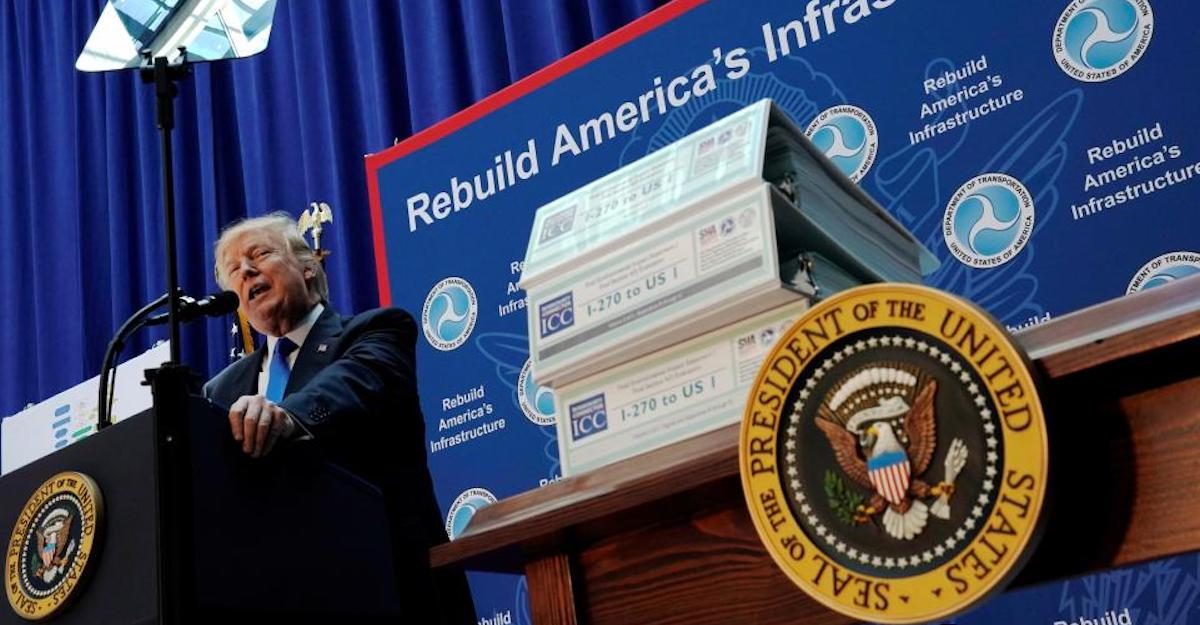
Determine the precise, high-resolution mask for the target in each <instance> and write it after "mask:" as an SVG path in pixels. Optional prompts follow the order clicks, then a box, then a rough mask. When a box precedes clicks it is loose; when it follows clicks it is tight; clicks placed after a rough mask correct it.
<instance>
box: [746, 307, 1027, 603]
mask: <svg viewBox="0 0 1200 625" xmlns="http://www.w3.org/2000/svg"><path fill="white" fill-rule="evenodd" d="M750 397H751V400H750V401H749V403H748V405H747V407H746V414H745V418H744V419H743V422H742V429H741V438H740V442H739V447H740V449H739V461H740V468H741V476H742V485H743V489H744V492H745V495H746V502H747V505H748V506H749V508H750V515H751V517H752V518H753V521H754V525H755V528H756V529H757V531H758V535H759V537H760V538H761V539H762V541H763V544H764V545H765V546H766V548H767V550H768V551H769V552H770V554H771V556H772V558H773V559H774V560H775V563H776V564H777V565H779V566H780V568H782V569H783V571H784V572H785V573H786V574H787V575H788V577H789V578H790V579H791V580H792V582H794V583H795V584H796V585H797V586H799V587H800V588H801V589H803V590H804V591H805V592H807V593H808V594H809V595H811V596H813V597H814V598H815V599H816V600H817V601H819V602H821V603H823V604H824V605H826V606H828V607H830V608H832V609H834V610H837V611H839V612H841V613H843V614H846V615H848V616H850V617H852V618H854V619H856V620H863V621H869V622H873V623H917V622H925V621H940V620H942V619H944V618H946V617H948V616H950V615H952V614H956V613H959V612H962V611H964V610H966V609H968V608H970V607H971V606H975V605H978V603H979V602H980V601H982V600H983V599H984V598H985V597H986V596H987V595H988V594H989V593H991V592H992V591H995V590H998V589H1000V588H1002V587H1003V585H1004V584H1005V583H1006V582H1007V581H1008V580H1009V579H1010V578H1011V577H1012V576H1014V575H1015V574H1016V572H1017V571H1018V570H1019V568H1020V566H1021V565H1022V564H1023V561H1024V560H1025V557H1026V556H1027V555H1028V554H1029V553H1031V552H1032V548H1033V542H1034V537H1035V535H1036V533H1037V529H1038V525H1039V523H1040V521H1041V517H1042V514H1041V509H1042V504H1043V502H1044V499H1045V493H1046V478H1047V473H1046V472H1047V449H1048V448H1047V438H1046V426H1045V421H1044V418H1043V413H1042V408H1041V404H1040V402H1039V400H1038V395H1037V389H1036V388H1035V384H1034V379H1033V376H1032V374H1031V372H1030V368H1029V366H1028V364H1027V361H1026V359H1025V357H1024V355H1023V354H1022V353H1021V352H1020V351H1019V350H1018V348H1017V347H1016V344H1015V343H1014V342H1013V341H1012V339H1011V337H1010V336H1009V335H1008V334H1006V333H1005V332H1004V330H1003V329H1001V326H999V325H998V324H997V323H996V322H995V321H994V320H993V319H992V318H991V317H989V316H988V315H987V314H986V313H983V312H981V311H980V310H979V309H977V308H975V307H974V306H973V305H971V304H969V303H967V302H965V301H963V300H960V299H958V298H957V297H954V296H951V295H949V294H946V293H943V292H940V291H936V290H934V289H931V288H928V287H923V286H917V285H907V284H878V285H870V286H865V287H859V288H855V289H851V290H849V291H844V292H841V293H838V294H836V295H834V296H832V297H830V298H829V299H827V300H825V301H824V302H822V303H820V304H818V305H817V306H815V307H813V308H812V309H810V310H809V311H808V312H807V313H806V314H805V315H804V316H803V317H802V318H801V319H800V320H799V321H797V322H796V323H795V324H794V325H792V326H791V328H790V329H788V330H787V332H785V333H784V334H783V335H782V336H780V337H779V340H778V342H777V343H776V346H775V348H774V349H773V350H772V351H771V353H770V354H769V355H768V356H767V358H766V360H764V361H763V364H762V366H761V368H760V370H759V373H758V377H757V378H756V380H755V382H754V386H753V388H752V389H751V393H750Z"/></svg>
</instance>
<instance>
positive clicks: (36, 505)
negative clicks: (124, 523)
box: [4, 471, 104, 621]
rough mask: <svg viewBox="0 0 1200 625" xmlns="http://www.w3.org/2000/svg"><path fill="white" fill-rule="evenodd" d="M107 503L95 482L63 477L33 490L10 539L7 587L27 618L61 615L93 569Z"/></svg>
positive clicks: (11, 599) (15, 605) (73, 475)
mask: <svg viewBox="0 0 1200 625" xmlns="http://www.w3.org/2000/svg"><path fill="white" fill-rule="evenodd" d="M103 515H104V502H103V499H102V498H101V495H100V489H99V487H97V486H96V482H94V481H92V478H90V477H88V476H86V475H84V474H82V473H76V472H74V471H67V472H63V473H59V474H58V475H55V476H54V477H52V478H50V479H49V480H46V482H45V483H43V484H42V485H41V486H39V487H38V488H37V490H36V491H34V493H33V496H32V497H30V498H29V501H28V502H27V503H26V504H25V507H24V508H22V509H21V514H20V515H19V516H18V517H17V524H16V526H15V527H13V531H12V535H11V537H10V538H9V541H8V552H7V553H8V557H7V559H6V560H5V566H4V570H5V576H4V588H5V590H6V591H7V593H8V603H9V605H10V606H12V609H13V611H15V612H16V613H17V615H19V616H20V617H22V618H24V619H27V620H32V621H36V620H42V619H45V618H49V617H51V616H53V615H55V614H57V613H59V612H60V611H61V610H62V609H63V608H64V607H66V606H67V605H68V604H69V603H70V602H71V600H73V599H74V598H75V596H76V595H77V594H78V592H77V591H78V590H79V587H80V584H81V583H82V581H83V580H84V579H86V575H87V574H88V573H89V572H90V571H91V569H92V568H94V567H92V566H91V565H92V563H93V562H94V561H95V560H96V558H95V557H93V554H94V553H95V550H96V547H97V544H96V540H97V536H98V535H99V533H100V528H101V527H102V523H103Z"/></svg>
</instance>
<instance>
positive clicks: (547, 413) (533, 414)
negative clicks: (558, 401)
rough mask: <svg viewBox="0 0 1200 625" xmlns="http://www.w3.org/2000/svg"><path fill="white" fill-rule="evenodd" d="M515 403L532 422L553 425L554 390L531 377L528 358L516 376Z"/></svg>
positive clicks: (530, 364) (531, 364) (531, 370)
mask: <svg viewBox="0 0 1200 625" xmlns="http://www.w3.org/2000/svg"><path fill="white" fill-rule="evenodd" d="M517 403H518V404H520V406H521V412H523V413H525V418H526V419H529V420H530V421H532V422H533V423H534V424H536V425H554V391H553V389H551V388H550V387H549V386H542V385H541V384H538V383H537V380H534V379H533V362H532V361H531V360H528V359H526V360H525V366H523V367H521V374H520V375H519V376H517Z"/></svg>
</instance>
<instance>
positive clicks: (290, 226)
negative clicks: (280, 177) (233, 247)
mask: <svg viewBox="0 0 1200 625" xmlns="http://www.w3.org/2000/svg"><path fill="white" fill-rule="evenodd" d="M256 230H265V231H268V232H271V233H273V234H275V235H278V236H279V238H280V239H282V240H283V242H284V244H285V245H284V247H285V249H286V250H287V252H288V253H289V254H291V256H292V258H294V259H296V261H298V262H299V263H300V264H301V265H302V266H304V267H306V268H309V269H312V271H313V277H312V278H311V279H310V280H309V281H308V289H309V291H311V292H314V293H316V294H317V297H319V298H320V299H321V301H323V302H326V301H328V300H329V279H328V278H326V277H325V268H324V267H322V266H321V261H320V260H319V259H318V258H317V254H316V252H314V251H313V249H312V248H311V247H309V246H308V241H305V240H304V235H302V234H300V227H299V226H297V225H296V220H295V219H292V216H291V215H288V214H287V213H285V212H283V211H278V212H274V213H271V214H269V215H263V216H262V217H253V218H249V219H242V220H239V221H235V222H233V223H231V224H229V225H228V226H226V227H225V230H223V231H222V232H221V236H220V237H219V238H218V239H217V243H216V245H215V246H214V248H213V259H214V260H213V273H214V274H215V276H216V279H217V285H218V286H220V287H221V288H222V289H228V288H229V281H228V276H226V275H225V271H224V269H223V268H222V266H223V265H224V263H222V262H221V258H222V256H223V255H224V253H225V248H226V247H227V246H228V245H229V242H230V241H232V240H233V239H234V238H235V237H237V236H239V235H241V234H243V233H245V232H251V231H256Z"/></svg>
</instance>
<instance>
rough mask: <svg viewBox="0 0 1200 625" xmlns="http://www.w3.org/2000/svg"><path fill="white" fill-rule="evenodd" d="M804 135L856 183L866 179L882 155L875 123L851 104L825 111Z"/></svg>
mask: <svg viewBox="0 0 1200 625" xmlns="http://www.w3.org/2000/svg"><path fill="white" fill-rule="evenodd" d="M804 134H806V135H808V138H809V139H811V140H812V142H813V145H815V146H817V149H819V150H821V151H822V152H824V153H825V156H827V157H829V160H831V161H833V164H834V165H837V167H838V169H840V170H841V172H842V173H843V174H846V175H847V176H848V177H849V178H850V179H851V180H853V181H854V182H858V181H859V180H862V178H863V176H865V175H866V173H867V170H869V169H871V165H873V164H874V163H875V155H876V154H877V153H878V152H879V132H878V131H877V130H876V129H875V120H873V119H871V116H870V115H867V112H866V111H864V110H862V109H860V108H858V107H857V106H851V105H849V104H842V105H839V106H834V107H832V108H828V109H825V110H824V111H822V112H821V113H820V114H819V115H817V117H816V118H815V119H813V120H812V122H811V123H809V125H808V128H807V129H806V130H805V131H804Z"/></svg>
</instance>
